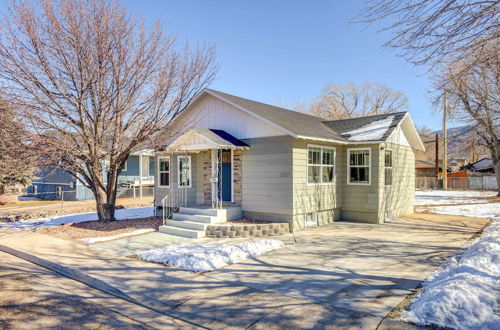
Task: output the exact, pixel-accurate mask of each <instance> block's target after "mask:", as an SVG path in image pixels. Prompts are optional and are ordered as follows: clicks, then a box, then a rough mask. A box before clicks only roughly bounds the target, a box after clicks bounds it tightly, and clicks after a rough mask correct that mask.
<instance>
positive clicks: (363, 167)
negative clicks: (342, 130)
mask: <svg viewBox="0 0 500 330" xmlns="http://www.w3.org/2000/svg"><path fill="white" fill-rule="evenodd" d="M347 159H348V171H349V172H348V173H347V175H348V183H352V184H370V162H371V159H370V149H348V156H347Z"/></svg>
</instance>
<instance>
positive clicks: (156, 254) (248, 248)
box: [138, 239, 285, 272]
mask: <svg viewBox="0 0 500 330" xmlns="http://www.w3.org/2000/svg"><path fill="white" fill-rule="evenodd" d="M284 246H285V244H283V242H281V241H279V240H275V239H264V240H260V241H253V242H246V243H241V244H221V245H216V246H203V245H184V246H179V245H170V246H166V247H163V248H158V249H152V250H148V251H144V252H141V253H139V254H138V257H139V258H141V259H143V260H146V261H153V262H158V263H163V264H169V265H172V266H176V267H179V268H184V269H189V270H192V271H195V272H207V271H211V270H215V269H218V268H222V267H224V266H227V265H230V264H234V263H237V262H240V261H242V260H245V259H248V258H253V257H256V256H258V255H261V254H264V253H266V252H269V251H272V250H276V249H281V248H283V247H284Z"/></svg>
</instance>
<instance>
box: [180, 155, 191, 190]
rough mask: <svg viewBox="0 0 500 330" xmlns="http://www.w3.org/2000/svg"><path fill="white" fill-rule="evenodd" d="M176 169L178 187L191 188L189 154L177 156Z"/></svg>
mask: <svg viewBox="0 0 500 330" xmlns="http://www.w3.org/2000/svg"><path fill="white" fill-rule="evenodd" d="M177 169H178V171H177V174H178V175H177V178H178V181H177V182H178V186H179V188H191V156H179V157H177Z"/></svg>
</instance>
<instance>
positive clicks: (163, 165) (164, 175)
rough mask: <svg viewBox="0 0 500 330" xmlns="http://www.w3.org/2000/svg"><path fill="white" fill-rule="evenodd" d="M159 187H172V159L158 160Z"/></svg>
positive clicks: (161, 158) (162, 158) (163, 158)
mask: <svg viewBox="0 0 500 330" xmlns="http://www.w3.org/2000/svg"><path fill="white" fill-rule="evenodd" d="M158 180H159V181H158V186H160V187H169V186H170V157H160V158H158Z"/></svg>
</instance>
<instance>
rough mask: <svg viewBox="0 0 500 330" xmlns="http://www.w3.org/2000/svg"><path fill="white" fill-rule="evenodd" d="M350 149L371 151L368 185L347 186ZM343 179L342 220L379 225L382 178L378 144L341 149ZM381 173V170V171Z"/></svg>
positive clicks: (381, 160)
mask: <svg viewBox="0 0 500 330" xmlns="http://www.w3.org/2000/svg"><path fill="white" fill-rule="evenodd" d="M351 148H369V149H370V150H371V160H370V163H371V169H370V172H371V173H370V175H371V179H370V184H369V185H357V184H348V183H347V182H348V177H347V175H348V174H347V171H348V167H347V166H348V165H347V162H348V159H347V153H348V149H351ZM343 154H344V159H345V161H344V164H345V165H344V166H345V170H344V171H345V178H344V180H342V186H343V187H342V191H343V193H342V212H341V218H342V219H343V220H351V221H362V222H371V223H379V222H380V220H379V216H378V210H379V205H380V201H381V197H382V196H381V195H382V193H383V186H382V184H383V177H380V171H381V169H380V164H381V162H382V165H383V159H380V145H379V144H359V145H349V146H348V147H347V146H346V147H344V148H343ZM382 171H383V169H382Z"/></svg>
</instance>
